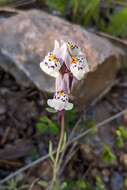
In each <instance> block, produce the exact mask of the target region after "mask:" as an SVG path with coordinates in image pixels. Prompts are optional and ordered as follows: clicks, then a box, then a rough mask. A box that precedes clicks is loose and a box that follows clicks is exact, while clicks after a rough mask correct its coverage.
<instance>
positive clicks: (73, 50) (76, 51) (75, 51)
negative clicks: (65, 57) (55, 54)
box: [67, 41, 83, 56]
mask: <svg viewBox="0 0 127 190" xmlns="http://www.w3.org/2000/svg"><path fill="white" fill-rule="evenodd" d="M67 47H68V51H69V53H70V54H71V56H80V55H83V53H82V52H81V49H80V47H78V46H77V45H76V44H75V43H74V42H72V41H69V42H67Z"/></svg>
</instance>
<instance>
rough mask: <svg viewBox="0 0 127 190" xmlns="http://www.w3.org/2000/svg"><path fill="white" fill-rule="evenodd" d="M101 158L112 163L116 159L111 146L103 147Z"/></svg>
mask: <svg viewBox="0 0 127 190" xmlns="http://www.w3.org/2000/svg"><path fill="white" fill-rule="evenodd" d="M103 160H104V161H105V162H106V163H107V164H114V163H115V162H116V160H117V157H116V155H115V154H114V153H113V152H112V150H111V148H110V147H109V146H108V145H106V146H105V147H104V152H103Z"/></svg>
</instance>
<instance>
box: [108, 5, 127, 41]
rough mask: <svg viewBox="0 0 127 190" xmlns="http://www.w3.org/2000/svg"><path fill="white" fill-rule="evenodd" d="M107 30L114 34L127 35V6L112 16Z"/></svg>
mask: <svg viewBox="0 0 127 190" xmlns="http://www.w3.org/2000/svg"><path fill="white" fill-rule="evenodd" d="M107 32H108V33H110V34H112V35H114V36H121V37H125V36H127V8H124V9H123V10H121V11H120V12H119V13H116V14H114V15H113V16H112V17H111V22H110V25H109V27H108V29H107Z"/></svg>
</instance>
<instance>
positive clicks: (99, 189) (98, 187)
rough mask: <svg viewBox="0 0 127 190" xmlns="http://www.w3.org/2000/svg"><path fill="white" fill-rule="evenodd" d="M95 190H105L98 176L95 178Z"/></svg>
mask: <svg viewBox="0 0 127 190" xmlns="http://www.w3.org/2000/svg"><path fill="white" fill-rule="evenodd" d="M96 190H106V188H105V184H104V182H103V180H102V178H101V177H100V176H97V177H96Z"/></svg>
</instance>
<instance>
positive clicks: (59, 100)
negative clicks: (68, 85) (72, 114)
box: [47, 91, 73, 111]
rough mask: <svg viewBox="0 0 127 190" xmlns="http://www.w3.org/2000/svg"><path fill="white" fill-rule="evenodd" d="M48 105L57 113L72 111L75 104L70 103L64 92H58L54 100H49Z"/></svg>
mask: <svg viewBox="0 0 127 190" xmlns="http://www.w3.org/2000/svg"><path fill="white" fill-rule="evenodd" d="M47 103H48V105H49V106H50V107H52V108H54V109H55V110H57V111H61V110H71V109H72V108H73V104H72V103H70V102H69V98H68V95H67V94H66V93H65V92H64V91H59V92H56V93H55V94H54V97H53V99H49V100H48V101H47Z"/></svg>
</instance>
